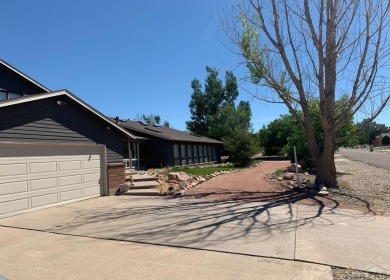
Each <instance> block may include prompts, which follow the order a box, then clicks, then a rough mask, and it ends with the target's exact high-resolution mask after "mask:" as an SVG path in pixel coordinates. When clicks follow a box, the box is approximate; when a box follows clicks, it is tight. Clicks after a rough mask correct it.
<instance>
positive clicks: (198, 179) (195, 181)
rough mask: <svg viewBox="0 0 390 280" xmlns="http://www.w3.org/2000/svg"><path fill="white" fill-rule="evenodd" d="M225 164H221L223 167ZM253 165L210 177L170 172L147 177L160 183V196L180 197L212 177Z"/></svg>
mask: <svg viewBox="0 0 390 280" xmlns="http://www.w3.org/2000/svg"><path fill="white" fill-rule="evenodd" d="M225 165H226V164H223V166H225ZM257 165H258V164H256V165H253V166H251V167H248V168H241V169H231V170H221V171H216V172H214V173H212V174H210V175H206V176H196V175H189V174H187V173H185V172H170V173H168V175H165V176H164V175H162V174H160V173H158V172H156V171H151V172H148V174H149V175H151V176H154V177H155V178H156V179H157V180H158V182H159V183H160V194H161V195H181V194H183V193H184V192H185V191H186V190H188V189H190V188H194V187H196V186H197V185H199V184H201V183H203V182H206V181H207V180H210V179H212V178H214V177H217V176H220V175H223V174H229V173H234V172H239V171H243V170H247V169H250V168H252V167H255V166H257ZM217 166H221V165H215V166H214V165H213V167H217Z"/></svg>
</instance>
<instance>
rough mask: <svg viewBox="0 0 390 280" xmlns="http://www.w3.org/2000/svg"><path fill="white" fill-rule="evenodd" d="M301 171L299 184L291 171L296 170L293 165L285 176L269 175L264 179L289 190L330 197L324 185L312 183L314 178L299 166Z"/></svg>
mask: <svg viewBox="0 0 390 280" xmlns="http://www.w3.org/2000/svg"><path fill="white" fill-rule="evenodd" d="M298 169H299V183H300V185H299V186H298V181H297V176H296V174H295V173H292V172H291V171H293V170H295V165H294V164H292V165H291V166H290V167H288V168H287V169H286V171H285V173H284V174H283V176H276V175H273V174H267V175H265V176H264V177H265V178H267V179H270V180H273V181H275V182H278V183H280V184H281V185H282V186H284V187H286V188H289V189H300V190H301V191H303V192H305V193H308V194H311V195H318V196H328V195H329V191H328V189H327V188H326V187H325V185H324V184H319V185H316V184H314V183H313V182H312V179H311V178H310V177H313V176H312V175H310V174H309V173H307V172H304V173H303V171H302V169H301V166H300V165H299V164H298Z"/></svg>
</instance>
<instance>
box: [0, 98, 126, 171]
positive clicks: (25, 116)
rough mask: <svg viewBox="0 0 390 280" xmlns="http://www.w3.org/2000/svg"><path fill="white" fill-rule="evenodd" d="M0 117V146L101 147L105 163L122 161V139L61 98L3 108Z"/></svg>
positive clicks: (68, 100)
mask: <svg viewBox="0 0 390 280" xmlns="http://www.w3.org/2000/svg"><path fill="white" fill-rule="evenodd" d="M58 99H63V100H64V101H66V103H67V104H66V105H65V106H58V105H57V104H56V101H57V100H58ZM0 116H1V120H0V142H27V143H28V142H29V143H64V144H67V143H68V144H77V143H78V144H91V143H96V144H105V145H106V153H107V162H108V163H114V162H122V161H123V156H122V141H121V138H122V136H121V135H120V134H119V133H118V132H116V131H114V130H112V129H111V130H107V129H106V127H107V124H106V123H104V121H100V120H97V119H96V117H95V116H93V115H92V114H91V113H90V112H87V111H85V110H82V109H81V107H80V105H79V104H77V103H75V102H74V101H72V100H71V99H69V98H66V97H65V96H63V97H62V96H60V97H54V98H46V99H42V100H36V101H32V102H27V103H21V104H17V105H13V106H7V107H3V108H0Z"/></svg>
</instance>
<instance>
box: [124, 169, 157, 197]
mask: <svg viewBox="0 0 390 280" xmlns="http://www.w3.org/2000/svg"><path fill="white" fill-rule="evenodd" d="M131 176H132V178H133V183H134V186H132V187H130V189H129V191H128V192H126V193H122V195H138V196H158V195H160V190H159V186H160V184H159V183H158V182H157V179H156V178H154V177H153V176H150V175H148V174H133V175H131Z"/></svg>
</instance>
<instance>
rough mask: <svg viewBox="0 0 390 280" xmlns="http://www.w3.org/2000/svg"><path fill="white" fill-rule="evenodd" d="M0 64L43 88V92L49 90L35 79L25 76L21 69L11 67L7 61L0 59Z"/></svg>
mask: <svg viewBox="0 0 390 280" xmlns="http://www.w3.org/2000/svg"><path fill="white" fill-rule="evenodd" d="M0 65H3V66H4V67H6V68H8V69H9V70H11V71H12V72H15V73H16V74H18V75H19V76H20V77H22V78H23V79H25V80H27V81H28V82H30V83H32V84H34V85H35V86H37V87H39V88H40V89H42V90H43V92H50V89H48V88H47V87H45V86H44V85H42V84H40V83H38V82H37V81H35V80H34V79H32V78H30V77H29V76H27V75H26V74H24V73H23V72H22V71H20V70H18V69H16V68H15V67H13V66H12V65H10V64H8V63H7V62H5V61H4V60H2V59H0Z"/></svg>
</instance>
